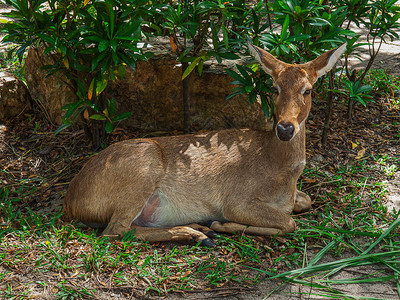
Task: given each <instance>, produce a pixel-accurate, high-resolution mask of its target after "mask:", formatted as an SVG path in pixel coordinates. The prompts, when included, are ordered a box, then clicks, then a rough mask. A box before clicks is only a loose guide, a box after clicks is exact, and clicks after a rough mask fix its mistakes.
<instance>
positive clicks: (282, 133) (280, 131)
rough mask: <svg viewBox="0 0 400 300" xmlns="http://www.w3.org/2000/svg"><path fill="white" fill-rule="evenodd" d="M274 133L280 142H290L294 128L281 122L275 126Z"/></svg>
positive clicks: (290, 124)
mask: <svg viewBox="0 0 400 300" xmlns="http://www.w3.org/2000/svg"><path fill="white" fill-rule="evenodd" d="M276 132H277V135H278V138H279V139H280V140H281V141H290V140H291V139H292V137H293V134H294V126H293V124H292V123H284V122H281V123H279V124H278V125H277V126H276Z"/></svg>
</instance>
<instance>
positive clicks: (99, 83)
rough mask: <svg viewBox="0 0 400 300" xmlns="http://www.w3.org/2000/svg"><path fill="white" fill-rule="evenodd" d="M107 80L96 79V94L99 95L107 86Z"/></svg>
mask: <svg viewBox="0 0 400 300" xmlns="http://www.w3.org/2000/svg"><path fill="white" fill-rule="evenodd" d="M107 83H108V80H107V79H106V78H103V79H102V80H99V81H96V96H98V95H100V94H101V93H102V92H103V91H104V89H105V88H106V87H107Z"/></svg>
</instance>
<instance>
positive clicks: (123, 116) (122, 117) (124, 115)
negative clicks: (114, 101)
mask: <svg viewBox="0 0 400 300" xmlns="http://www.w3.org/2000/svg"><path fill="white" fill-rule="evenodd" d="M131 115H132V113H131V112H123V113H121V114H119V115H118V116H116V117H115V118H113V119H112V121H113V122H118V121H122V120H125V119H128V118H129V117H130V116H131Z"/></svg>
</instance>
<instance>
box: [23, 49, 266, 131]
mask: <svg viewBox="0 0 400 300" xmlns="http://www.w3.org/2000/svg"><path fill="white" fill-rule="evenodd" d="M163 51H164V53H157V54H156V55H154V57H153V58H152V59H150V60H149V61H148V62H139V63H138V64H137V68H136V70H135V71H134V70H131V69H129V70H128V71H127V73H126V76H125V78H124V79H123V80H117V81H116V82H113V83H112V84H111V94H112V95H113V96H114V98H115V99H116V100H117V103H118V108H119V111H120V112H123V111H130V112H132V116H131V117H130V118H129V119H127V120H125V121H123V122H122V123H121V124H120V126H122V127H125V128H127V127H128V128H129V127H133V128H135V129H141V130H146V131H147V130H151V131H173V130H182V128H183V99H182V81H181V68H180V66H179V65H178V62H177V61H176V60H174V59H173V58H171V56H169V55H165V49H164V50H163ZM167 51H168V50H167ZM42 53H43V52H42V51H41V50H40V49H30V50H29V52H28V55H27V58H26V62H25V78H26V81H27V85H28V87H29V90H30V92H31V95H32V98H33V99H35V100H37V101H40V103H41V105H42V106H43V107H44V108H45V109H46V111H47V113H48V115H49V117H50V119H51V121H52V122H54V123H56V124H60V123H61V116H62V114H61V113H62V112H61V107H62V106H64V105H65V104H67V103H71V102H73V101H75V95H74V94H73V93H72V92H71V89H70V88H69V87H68V80H66V78H65V77H63V76H60V75H53V76H50V77H48V78H46V71H45V70H42V69H41V67H42V66H43V65H47V64H52V63H53V59H52V58H51V57H50V56H43V55H42ZM169 53H170V52H169ZM221 68H222V69H223V68H224V67H221V66H219V67H216V66H215V65H213V64H211V65H210V64H209V65H206V66H205V67H204V72H203V74H202V76H199V75H198V74H197V70H195V71H194V72H193V74H191V76H190V101H191V109H190V114H191V123H192V126H193V129H194V130H208V129H220V128H230V127H252V128H263V126H265V120H264V115H263V112H262V109H261V107H260V105H259V104H255V105H254V106H253V107H252V106H250V104H249V103H248V101H247V99H246V98H245V97H240V96H237V97H234V98H232V99H230V100H228V101H226V100H225V97H226V96H227V95H229V94H230V91H231V89H232V87H233V86H232V85H230V82H231V81H233V79H232V78H231V77H229V76H228V75H226V74H225V73H224V72H221Z"/></svg>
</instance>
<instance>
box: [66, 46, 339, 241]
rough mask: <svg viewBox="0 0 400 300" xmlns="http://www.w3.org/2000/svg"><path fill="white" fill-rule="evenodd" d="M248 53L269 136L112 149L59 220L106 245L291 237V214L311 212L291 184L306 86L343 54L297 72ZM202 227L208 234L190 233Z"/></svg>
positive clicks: (301, 152)
mask: <svg viewBox="0 0 400 300" xmlns="http://www.w3.org/2000/svg"><path fill="white" fill-rule="evenodd" d="M249 48H250V52H251V53H252V55H253V56H254V57H255V58H256V59H257V61H258V62H259V63H260V64H261V65H262V67H263V69H264V70H265V71H266V72H267V73H268V74H270V75H271V76H272V78H273V80H274V89H275V95H274V102H275V106H276V110H275V119H276V121H277V125H276V126H275V129H274V131H260V130H250V129H241V130H239V129H227V130H220V131H211V132H208V133H201V134H194V135H182V136H168V137H157V138H146V139H133V140H127V141H123V142H119V143H116V144H114V145H111V146H110V147H108V148H107V149H105V150H104V151H102V152H101V153H100V154H98V155H97V156H95V157H93V158H92V159H90V160H89V161H88V162H87V163H86V165H85V166H84V167H83V169H82V170H81V171H80V172H79V174H78V175H76V176H75V178H74V179H73V180H72V181H71V183H70V185H69V188H68V191H67V193H66V196H65V200H64V213H65V218H66V219H68V220H70V219H78V220H81V221H82V222H84V223H85V224H87V225H89V226H91V227H103V228H105V229H104V231H103V235H105V236H108V237H111V238H117V237H121V236H122V235H123V234H124V233H126V232H128V231H131V230H135V231H134V234H135V236H136V237H137V238H138V239H141V240H144V241H150V242H158V241H189V240H194V241H196V242H202V244H203V245H208V246H212V245H213V241H212V240H211V239H210V238H208V236H207V235H209V236H213V233H214V234H215V232H227V233H233V232H246V233H248V234H255V235H275V234H283V233H287V232H292V231H294V230H295V222H294V220H293V219H292V218H291V217H290V213H291V212H292V211H293V210H294V211H295V212H302V211H306V210H309V209H310V208H311V199H310V197H309V196H307V195H306V194H305V193H303V192H301V191H299V190H297V187H296V183H297V179H298V178H299V176H300V175H301V173H302V171H303V168H304V165H305V158H306V157H305V121H306V119H307V116H308V114H309V111H310V107H311V91H312V86H313V84H314V83H315V82H316V80H317V79H318V78H319V77H320V76H322V75H324V74H325V73H326V72H328V71H329V70H330V69H331V68H332V67H333V66H334V65H335V63H336V61H337V60H338V59H339V57H340V55H341V54H342V53H343V52H344V51H345V50H346V44H344V45H342V46H340V47H339V48H336V49H333V50H331V51H329V52H326V53H324V54H322V55H321V56H319V57H318V58H316V59H315V60H313V61H311V62H308V63H305V64H298V65H296V64H287V63H284V62H282V61H279V60H278V59H276V58H275V57H273V56H272V55H271V54H269V53H268V52H266V51H264V50H262V49H260V48H258V47H256V46H253V45H250V46H249ZM205 222H208V223H207V224H208V225H209V227H206V226H202V225H199V224H202V223H205ZM210 228H211V230H210Z"/></svg>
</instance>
